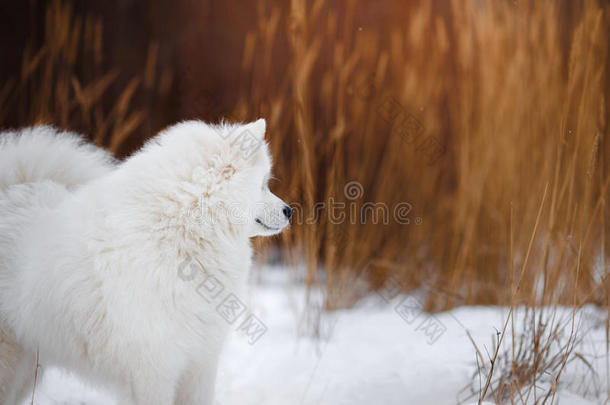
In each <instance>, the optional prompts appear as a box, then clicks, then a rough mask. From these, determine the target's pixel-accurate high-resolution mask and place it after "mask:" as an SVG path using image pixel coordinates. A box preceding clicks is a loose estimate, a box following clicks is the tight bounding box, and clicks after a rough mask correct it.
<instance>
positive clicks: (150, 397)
mask: <svg viewBox="0 0 610 405" xmlns="http://www.w3.org/2000/svg"><path fill="white" fill-rule="evenodd" d="M176 380H177V378H171V377H168V376H167V375H166V374H162V373H157V372H154V371H152V370H142V372H141V373H140V374H139V375H138V376H137V377H136V378H134V379H133V380H132V383H131V391H132V402H133V404H134V405H170V404H173V403H174V396H175V387H176Z"/></svg>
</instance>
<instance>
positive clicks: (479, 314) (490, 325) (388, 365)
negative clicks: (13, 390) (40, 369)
mask: <svg viewBox="0 0 610 405" xmlns="http://www.w3.org/2000/svg"><path fill="white" fill-rule="evenodd" d="M261 274H262V276H259V279H261V280H259V282H257V283H255V285H254V286H253V288H252V289H251V292H250V293H249V296H248V297H243V301H244V302H245V303H247V305H248V309H249V310H250V311H251V312H253V313H254V314H256V315H257V317H258V319H260V320H261V321H262V322H263V323H264V325H265V326H266V328H267V329H266V332H265V333H264V334H261V332H260V329H258V330H257V331H258V333H251V334H250V335H249V336H248V335H247V334H245V333H242V332H234V333H232V335H231V339H230V342H229V344H228V345H227V346H226V349H225V352H224V354H223V360H222V365H221V369H220V373H219V377H218V388H217V405H256V404H265V405H275V404H277V405H280V404H281V405H293V404H294V405H326V404H329V405H330V404H332V405H341V404H346V405H347V404H350V405H364V404H367V405H368V404H384V405H399V404H400V405H404V404H432V405H443V404H457V403H476V399H477V397H476V396H474V397H469V395H471V394H472V390H471V389H470V388H468V389H466V390H465V387H472V386H473V385H472V382H473V381H476V383H475V384H474V386H476V387H478V377H477V373H476V371H477V365H476V357H475V350H474V348H473V345H472V343H471V341H470V339H469V337H468V335H467V331H469V332H470V334H471V335H472V337H473V339H474V340H475V342H476V343H477V345H478V346H479V348H480V349H481V350H486V351H488V352H489V353H490V355H491V354H492V353H493V350H494V346H493V343H492V338H493V337H494V336H495V335H496V331H498V330H502V327H503V324H504V320H505V316H506V314H507V309H506V308H497V307H462V308H457V309H455V310H453V311H450V312H445V313H441V314H435V315H429V314H426V313H423V312H421V308H420V298H418V297H417V295H409V296H398V297H394V298H390V297H389V296H385V295H384V294H383V293H382V294H372V295H371V297H370V298H369V299H366V300H363V301H362V302H361V303H360V304H358V305H357V306H356V307H355V308H354V309H350V310H341V311H335V312H333V313H330V314H327V315H325V316H324V317H323V318H322V320H321V322H320V324H319V328H318V330H319V332H320V336H318V337H315V336H313V335H312V334H311V332H310V331H311V328H308V327H307V325H308V322H307V318H308V316H307V314H308V313H309V315H312V314H311V312H305V311H304V310H303V309H304V308H303V303H304V289H303V287H302V285H300V284H299V283H294V282H291V281H290V278H289V277H288V276H287V271H286V270H278V269H271V270H266V271H264V272H262V273H261ZM250 311H248V312H250ZM560 312H563V313H564V315H565V314H569V313H570V311H569V310H567V309H566V310H563V311H560ZM601 319H603V318H602V314H600V313H599V312H598V311H596V310H595V309H592V308H588V315H587V316H586V317H584V322H585V324H586V325H585V326H583V328H587V333H586V334H585V335H584V336H583V338H584V340H583V342H582V344H581V345H579V346H578V348H577V351H578V352H579V353H581V354H582V356H583V357H584V358H586V360H587V361H588V362H590V363H591V365H592V366H593V368H594V369H595V375H593V376H592V373H591V372H590V371H587V368H586V367H584V366H579V365H578V364H577V363H578V362H574V363H573V364H571V365H570V366H569V367H568V369H567V370H566V372H565V373H564V376H563V378H562V381H563V383H562V384H560V390H559V395H558V397H557V398H556V400H557V399H559V403H561V404H596V403H603V399H605V395H603V396H602V400H599V399H597V398H595V396H596V394H595V390H596V389H597V390H599V389H600V387H601V389H602V392H604V391H603V390H605V388H604V387H605V386H604V384H605V381H606V370H607V369H606V361H607V358H606V356H605V355H604V354H605V341H606V339H605V328H604V326H603V323H602V322H600V320H601ZM240 322H241V321H239V320H238V322H236V323H235V325H236V326H235V328H234V329H239V325H240ZM516 324H520V323H516ZM259 326H260V325H259ZM308 330H309V332H308ZM252 343H253V344H252ZM600 355H601V356H600ZM473 377H474V379H473ZM481 378H484V377H481ZM540 384H541V385H544V382H541V383H540ZM475 390H476V389H475ZM532 395H533V394H532ZM531 399H533V397H532V398H530V401H529V402H531ZM28 403H29V401H28ZM34 403H36V404H40V405H51V404H64V405H75V404H87V405H111V404H115V403H116V402H114V401H112V400H111V399H110V397H109V396H108V395H107V394H105V393H102V392H98V391H96V390H95V389H93V388H91V387H86V386H84V385H83V384H82V383H81V382H79V381H78V380H77V379H76V378H74V377H72V376H68V375H65V374H62V373H61V372H60V371H58V370H53V369H52V370H47V372H46V374H45V378H44V380H43V381H42V383H41V384H40V385H39V386H38V389H37V390H36V394H35V401H34ZM555 403H557V402H555Z"/></svg>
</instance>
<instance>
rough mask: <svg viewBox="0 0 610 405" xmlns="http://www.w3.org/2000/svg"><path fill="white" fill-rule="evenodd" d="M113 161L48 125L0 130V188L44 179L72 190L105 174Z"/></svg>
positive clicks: (100, 151) (102, 152) (72, 136)
mask: <svg viewBox="0 0 610 405" xmlns="http://www.w3.org/2000/svg"><path fill="white" fill-rule="evenodd" d="M115 163H116V162H115V161H114V159H113V158H112V157H111V156H110V155H109V154H108V153H107V152H105V151H104V150H102V149H100V148H97V147H96V146H94V145H91V144H88V143H86V142H85V141H84V140H83V139H82V138H81V137H80V136H78V135H76V134H74V133H70V132H60V131H58V130H56V129H55V128H53V127H50V126H37V127H30V128H25V129H22V130H18V131H8V132H3V133H0V190H6V189H8V188H9V187H10V186H12V185H15V184H24V183H35V182H40V181H45V180H47V181H53V182H56V183H59V184H62V185H64V186H66V187H67V188H68V189H71V188H74V187H76V186H78V185H80V184H84V183H87V182H89V181H90V180H93V179H95V178H98V177H100V176H102V175H104V174H106V173H108V172H109V171H111V170H112V168H113V167H114V166H115Z"/></svg>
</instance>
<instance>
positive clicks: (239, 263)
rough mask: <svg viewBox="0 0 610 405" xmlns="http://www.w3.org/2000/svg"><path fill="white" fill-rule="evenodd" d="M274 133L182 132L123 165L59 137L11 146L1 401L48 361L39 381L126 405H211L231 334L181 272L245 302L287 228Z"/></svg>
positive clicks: (1, 224)
mask: <svg viewBox="0 0 610 405" xmlns="http://www.w3.org/2000/svg"><path fill="white" fill-rule="evenodd" d="M243 133H246V134H248V136H252V135H254V136H255V137H256V138H257V139H258V140H260V142H261V147H259V148H257V149H252V147H250V149H245V148H244V144H243V143H242V142H241V141H239V136H240V135H241V134H243ZM264 133H265V122H264V120H259V121H256V122H254V123H250V124H245V125H221V126H211V125H207V124H204V123H202V122H197V121H190V122H184V123H180V124H178V125H175V126H173V127H171V128H169V129H167V130H165V131H164V132H162V133H161V134H159V135H158V136H157V137H155V138H154V139H153V140H151V141H150V142H149V143H148V144H147V145H146V146H145V147H144V148H143V149H142V150H141V151H139V152H138V153H136V154H135V155H133V156H132V157H130V158H129V159H127V160H126V161H125V162H123V163H122V164H120V165H116V164H115V162H113V161H112V159H111V158H110V157H109V156H108V155H107V154H105V153H104V152H102V151H101V150H99V149H97V148H94V147H92V146H88V145H84V144H83V143H82V142H81V141H80V140H79V139H78V137H76V136H75V135H71V134H67V133H58V132H55V131H54V130H53V129H52V128H49V127H36V128H30V129H26V130H23V131H21V132H20V133H17V132H14V133H5V134H1V135H0V403H1V404H7V405H8V404H11V405H12V404H19V403H20V402H21V401H23V399H24V398H25V397H26V396H27V395H30V394H31V390H32V381H33V378H34V370H35V362H36V361H35V359H36V354H37V352H38V353H39V358H40V360H39V362H40V364H41V369H40V371H39V372H38V378H41V372H42V370H44V367H45V366H49V365H55V366H59V367H63V368H65V369H68V370H71V371H74V372H76V373H77V374H79V375H80V376H82V377H83V378H85V379H87V380H89V381H90V382H92V383H94V384H99V385H102V386H104V387H106V388H108V389H110V390H111V391H112V392H115V393H117V398H118V400H119V403H122V404H123V403H127V404H134V405H156V404H158V405H169V404H176V405H178V404H180V405H182V404H198V405H203V404H211V403H212V400H213V393H214V381H215V375H216V368H217V362H218V357H219V354H220V351H221V348H222V343H223V341H224V339H225V336H226V334H227V332H228V327H229V326H228V325H227V323H226V322H225V320H224V319H223V318H222V317H220V315H219V314H218V313H216V311H215V304H207V303H206V302H205V301H204V300H202V298H201V296H200V295H198V293H197V291H196V284H193V283H189V282H185V280H184V279H182V278H180V277H179V274H178V273H179V272H178V268H179V266H180V264H181V263H183V262H184V261H185V260H187V259H188V258H189V257H190V258H193V259H194V260H196V261H198V262H199V263H200V264H201V265H202V266H203V270H204V272H205V273H207V274H208V275H213V276H214V277H216V279H217V280H219V281H220V282H221V283H222V284H223V285H224V287H225V288H226V289H227V290H229V291H232V292H234V293H235V294H236V295H237V296H239V294H240V291H241V290H242V288H243V287H244V284H245V280H246V277H247V273H248V270H249V267H250V264H251V254H252V251H251V247H250V240H249V238H250V237H251V236H255V235H271V234H274V233H278V232H280V231H281V229H282V228H284V227H285V226H286V225H287V224H288V219H289V211H288V212H287V211H286V210H287V209H288V208H287V207H286V205H285V204H284V203H283V202H282V201H281V200H280V199H279V198H277V197H275V196H274V195H273V194H271V192H270V191H269V190H268V187H267V184H266V181H267V179H268V176H269V172H270V168H271V160H270V157H269V154H268V150H267V145H266V144H265V143H264V141H263V137H264ZM202 277H203V276H202Z"/></svg>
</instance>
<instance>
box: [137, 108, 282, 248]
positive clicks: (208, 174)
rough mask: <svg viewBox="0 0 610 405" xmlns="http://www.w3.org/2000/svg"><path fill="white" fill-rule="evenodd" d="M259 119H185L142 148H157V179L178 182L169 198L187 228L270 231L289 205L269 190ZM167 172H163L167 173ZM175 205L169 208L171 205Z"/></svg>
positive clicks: (150, 152)
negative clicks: (212, 122) (221, 121)
mask: <svg viewBox="0 0 610 405" xmlns="http://www.w3.org/2000/svg"><path fill="white" fill-rule="evenodd" d="M265 128H266V124H265V120H263V119H259V120H258V121H255V122H251V123H248V124H220V125H209V124H205V123H203V122H200V121H187V122H183V123H180V124H177V125H174V126H172V127H170V128H168V129H167V130H165V131H163V132H162V133H161V134H160V135H159V136H158V137H156V138H155V139H154V140H153V141H152V142H151V143H150V144H149V145H147V147H146V148H145V149H144V151H143V154H147V155H149V157H151V155H153V156H154V155H155V154H157V153H158V154H159V155H162V157H161V156H160V159H159V160H158V161H157V163H158V164H159V165H160V167H158V169H160V170H161V171H162V172H163V175H162V176H160V177H162V178H163V181H170V182H172V183H173V185H174V186H175V185H176V184H177V185H178V189H176V188H175V187H171V188H172V189H176V192H175V193H174V195H172V196H170V199H172V200H174V201H175V202H176V203H177V205H178V206H179V207H180V210H181V214H180V216H181V217H182V218H184V219H186V221H187V222H188V225H189V227H190V228H193V227H197V228H200V229H201V230H202V232H203V233H204V234H205V232H206V230H210V229H219V227H220V228H222V229H223V230H225V229H228V230H229V231H230V232H232V233H236V234H240V235H247V236H249V237H252V236H258V235H264V236H268V235H274V234H277V233H279V232H281V231H282V229H284V228H285V227H286V226H287V225H288V224H289V221H290V218H291V216H292V208H291V207H289V206H288V205H287V204H286V203H284V202H283V201H282V200H281V199H279V198H278V197H277V196H275V195H274V194H273V193H271V191H270V190H269V180H270V178H271V156H270V155H269V150H268V146H267V143H266V142H265V140H264V136H265ZM167 175H169V178H168V176H167ZM174 211H175V210H174Z"/></svg>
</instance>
